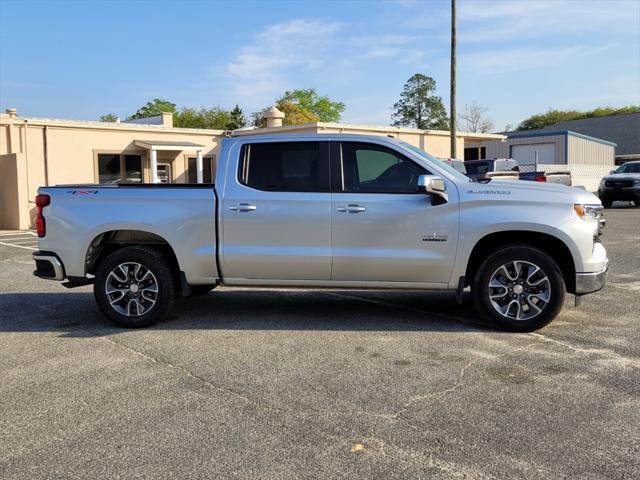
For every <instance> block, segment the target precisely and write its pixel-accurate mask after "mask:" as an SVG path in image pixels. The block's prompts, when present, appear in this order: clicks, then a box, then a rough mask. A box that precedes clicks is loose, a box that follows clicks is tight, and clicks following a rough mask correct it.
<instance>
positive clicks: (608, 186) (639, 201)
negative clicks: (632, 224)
mask: <svg viewBox="0 0 640 480" xmlns="http://www.w3.org/2000/svg"><path fill="white" fill-rule="evenodd" d="M598 197H600V201H601V202H602V205H603V206H604V207H605V208H609V207H610V206H611V204H612V203H613V202H615V201H616V200H626V201H631V202H633V204H634V205H635V206H636V207H640V161H635V162H627V163H623V164H622V165H620V166H619V167H618V168H616V169H615V170H611V173H610V174H609V175H607V176H605V177H604V178H603V179H602V180H600V186H599V187H598Z"/></svg>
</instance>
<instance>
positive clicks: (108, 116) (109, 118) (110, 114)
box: [100, 113, 118, 122]
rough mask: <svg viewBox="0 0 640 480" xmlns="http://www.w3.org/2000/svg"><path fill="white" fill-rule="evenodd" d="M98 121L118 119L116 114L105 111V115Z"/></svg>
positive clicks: (114, 120)
mask: <svg viewBox="0 0 640 480" xmlns="http://www.w3.org/2000/svg"><path fill="white" fill-rule="evenodd" d="M100 121H101V122H117V121H118V117H117V116H116V115H114V114H113V113H107V114H106V115H102V116H101V117H100Z"/></svg>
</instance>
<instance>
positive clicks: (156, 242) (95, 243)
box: [84, 229, 185, 293]
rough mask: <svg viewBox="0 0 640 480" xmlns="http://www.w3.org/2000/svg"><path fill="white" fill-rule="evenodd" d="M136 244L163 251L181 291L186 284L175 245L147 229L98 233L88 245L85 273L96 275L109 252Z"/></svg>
mask: <svg viewBox="0 0 640 480" xmlns="http://www.w3.org/2000/svg"><path fill="white" fill-rule="evenodd" d="M136 245H145V246H149V247H152V248H155V249H156V250H159V251H161V252H162V254H163V257H164V258H165V259H166V261H167V263H168V264H169V267H170V269H171V272H172V273H173V276H174V283H175V285H176V286H177V287H178V289H179V290H180V292H179V293H181V292H182V290H183V289H184V285H185V282H184V279H183V277H184V275H183V274H182V272H181V269H180V263H179V262H178V257H177V256H176V253H175V251H174V249H173V247H172V246H171V244H170V243H169V242H168V241H167V240H166V239H165V238H163V237H162V236H160V235H158V234H156V233H153V232H149V231H145V230H130V229H114V230H107V231H105V232H102V233H99V234H97V235H96V236H95V237H94V238H93V239H92V241H91V242H90V243H89V246H88V247H87V251H86V254H85V259H84V269H85V274H87V273H88V274H91V275H95V272H96V269H97V268H98V266H99V265H100V263H101V262H102V261H103V260H104V259H105V258H106V257H107V256H108V255H109V254H111V253H113V252H115V251H117V250H120V249H122V248H125V247H131V246H136Z"/></svg>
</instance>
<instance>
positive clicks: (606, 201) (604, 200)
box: [600, 198, 613, 208]
mask: <svg viewBox="0 0 640 480" xmlns="http://www.w3.org/2000/svg"><path fill="white" fill-rule="evenodd" d="M600 201H601V202H602V206H603V207H604V208H611V205H613V201H612V200H609V199H608V198H601V199H600Z"/></svg>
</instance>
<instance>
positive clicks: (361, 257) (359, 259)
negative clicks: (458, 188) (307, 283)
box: [331, 142, 458, 283]
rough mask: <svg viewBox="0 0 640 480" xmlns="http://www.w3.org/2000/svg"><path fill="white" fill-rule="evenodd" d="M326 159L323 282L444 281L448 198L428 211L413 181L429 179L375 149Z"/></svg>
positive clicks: (449, 249)
mask: <svg viewBox="0 0 640 480" xmlns="http://www.w3.org/2000/svg"><path fill="white" fill-rule="evenodd" d="M331 157H332V171H333V172H335V175H334V176H333V177H334V178H333V188H334V193H333V200H332V218H333V221H332V237H333V239H332V249H333V269H332V275H331V279H332V280H336V281H361V282H362V281H364V282H412V283H416V282H418V283H446V282H448V281H449V279H450V277H451V273H452V271H453V263H454V259H455V252H456V243H457V235H458V204H457V195H456V193H455V192H450V198H449V202H448V203H445V204H440V205H438V204H437V202H436V204H435V205H432V203H431V197H430V196H429V195H427V194H425V193H417V185H418V177H419V176H420V175H423V174H428V173H430V172H428V171H427V170H426V169H425V167H423V166H422V165H419V164H418V163H416V162H414V161H412V160H411V159H409V158H408V157H405V156H404V155H402V154H401V153H398V152H395V151H394V150H392V149H389V148H387V147H384V146H382V145H378V144H373V143H365V142H341V143H334V144H332V148H331ZM451 190H454V189H453V188H452V189H451Z"/></svg>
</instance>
